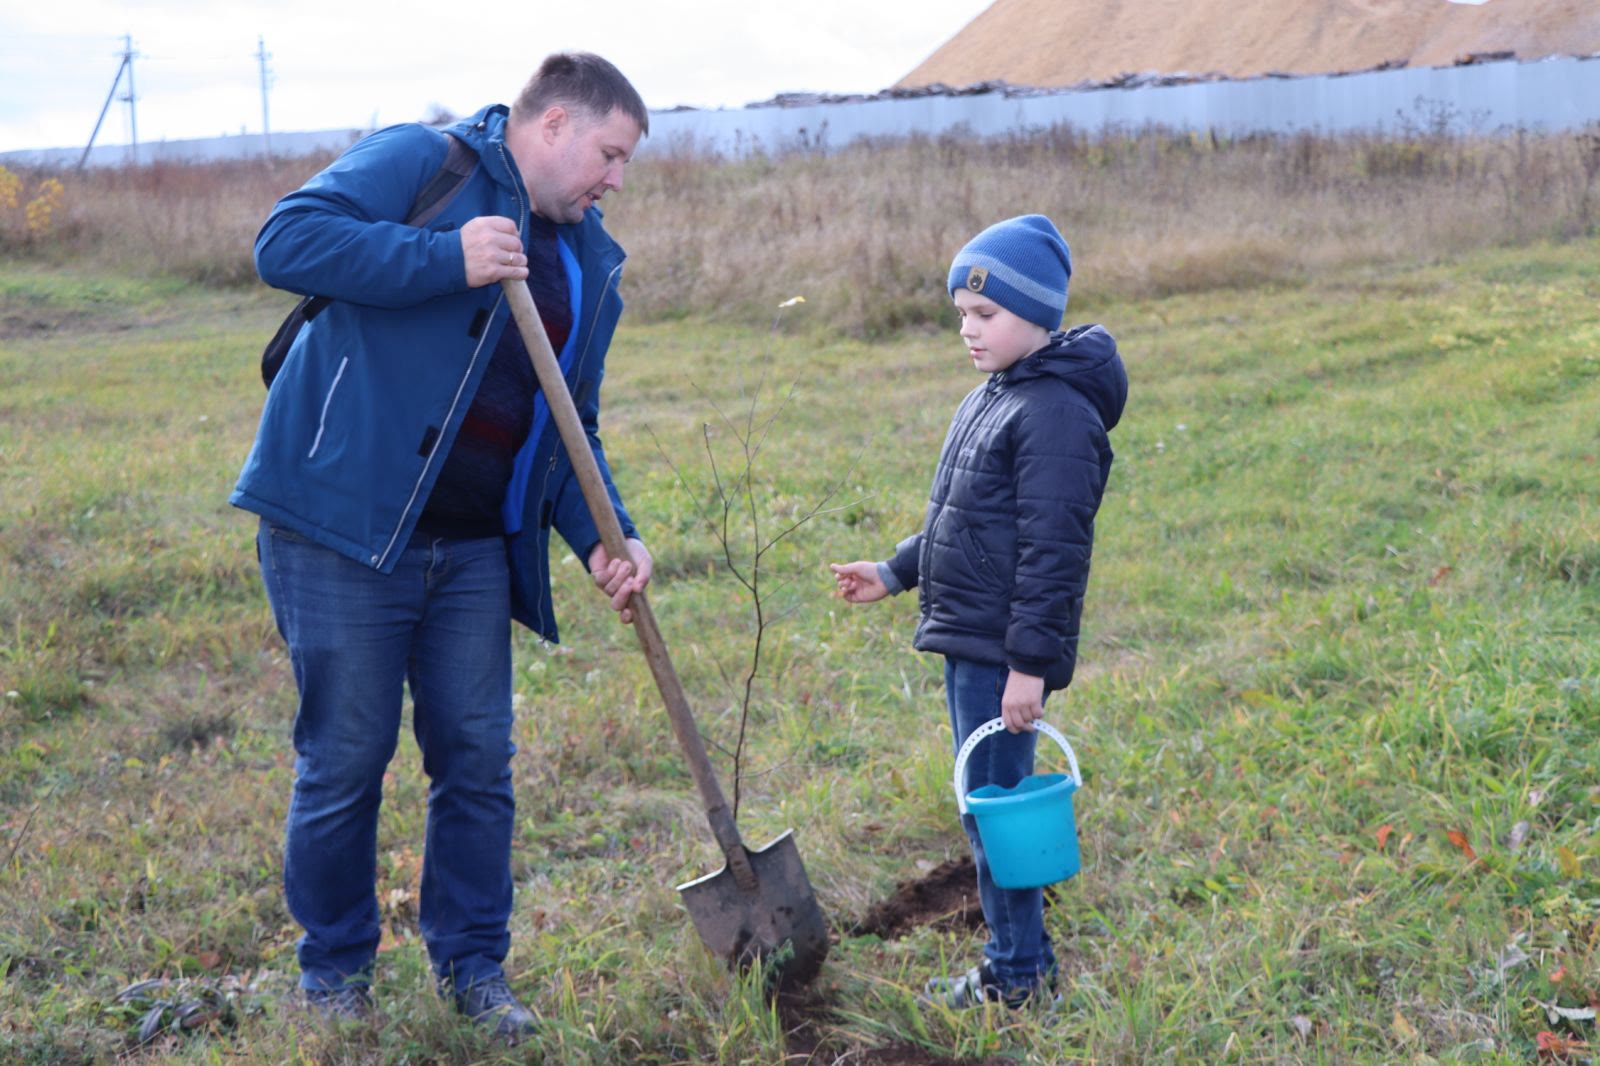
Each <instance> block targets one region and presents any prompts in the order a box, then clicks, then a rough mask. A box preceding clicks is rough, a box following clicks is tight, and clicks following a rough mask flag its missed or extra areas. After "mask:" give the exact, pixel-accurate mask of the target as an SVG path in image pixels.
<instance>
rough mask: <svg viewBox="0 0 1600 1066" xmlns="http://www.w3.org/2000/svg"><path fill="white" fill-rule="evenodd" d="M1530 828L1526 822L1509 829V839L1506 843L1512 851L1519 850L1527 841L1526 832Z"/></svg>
mask: <svg viewBox="0 0 1600 1066" xmlns="http://www.w3.org/2000/svg"><path fill="white" fill-rule="evenodd" d="M1532 828H1533V827H1532V826H1530V825H1529V824H1528V823H1527V822H1518V823H1517V824H1516V825H1514V826H1512V827H1511V839H1510V840H1509V841H1508V842H1507V843H1509V844H1510V846H1511V850H1512V851H1517V850H1519V849H1521V847H1522V845H1523V843H1524V842H1525V841H1526V840H1527V839H1528V831H1529V830H1530V829H1532Z"/></svg>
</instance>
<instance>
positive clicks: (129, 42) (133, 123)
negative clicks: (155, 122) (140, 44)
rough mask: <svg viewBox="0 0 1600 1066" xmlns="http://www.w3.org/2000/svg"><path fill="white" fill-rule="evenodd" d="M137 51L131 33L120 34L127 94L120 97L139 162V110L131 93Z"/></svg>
mask: <svg viewBox="0 0 1600 1066" xmlns="http://www.w3.org/2000/svg"><path fill="white" fill-rule="evenodd" d="M136 54H137V53H135V52H134V50H133V35H132V34H127V33H125V34H123V35H122V67H123V69H124V70H126V71H127V72H128V95H127V96H124V97H123V98H122V99H123V100H125V101H127V104H128V131H129V133H130V135H131V140H132V143H133V161H134V162H135V163H137V162H139V112H138V108H137V107H136V105H135V104H134V101H135V100H136V99H138V98H137V97H136V96H134V93H133V59H134V56H135V55H136Z"/></svg>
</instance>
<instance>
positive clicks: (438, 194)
mask: <svg viewBox="0 0 1600 1066" xmlns="http://www.w3.org/2000/svg"><path fill="white" fill-rule="evenodd" d="M444 138H445V140H447V141H449V142H450V148H449V150H448V151H447V152H445V156H444V162H443V163H441V164H440V165H439V169H438V170H436V171H434V172H433V177H431V178H429V179H428V182H427V184H425V185H424V186H423V187H422V189H421V191H419V192H418V193H417V198H416V199H415V200H413V201H411V213H410V214H409V215H407V216H406V225H408V226H426V225H427V224H428V223H429V222H432V221H433V220H434V218H435V217H437V216H438V214H439V212H440V211H443V210H444V209H445V206H446V205H447V204H449V203H450V201H451V199H452V198H453V197H454V196H455V194H456V193H458V192H460V191H461V187H462V186H463V185H465V184H466V183H467V179H468V178H470V177H472V172H473V171H475V170H477V169H478V153H477V152H474V151H473V150H472V148H471V147H469V146H468V144H467V142H466V141H463V140H462V139H461V138H460V137H457V136H456V135H455V134H453V133H448V132H446V133H445V134H444ZM332 302H333V298H332V297H329V296H303V297H301V299H300V302H299V303H297V304H295V306H294V310H292V311H290V312H289V316H288V317H287V318H285V319H284V320H283V324H282V325H280V326H279V327H278V331H277V332H276V333H274V334H273V335H272V339H271V340H270V341H268V342H267V346H266V348H265V349H264V350H263V351H262V353H261V380H262V382H263V383H264V384H265V385H266V386H267V387H268V388H271V387H272V379H273V378H275V377H277V376H278V368H279V367H281V366H282V365H283V359H284V356H286V355H287V354H288V353H289V346H290V345H291V344H293V343H294V338H295V336H296V334H298V333H299V332H300V327H301V326H303V325H305V324H306V323H307V322H310V321H311V320H312V319H313V318H316V317H317V316H318V315H320V314H321V313H322V312H323V310H324V309H326V308H327V306H328V305H329V304H331V303H332Z"/></svg>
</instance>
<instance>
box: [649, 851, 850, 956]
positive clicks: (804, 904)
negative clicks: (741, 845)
mask: <svg viewBox="0 0 1600 1066" xmlns="http://www.w3.org/2000/svg"><path fill="white" fill-rule="evenodd" d="M745 850H746V853H747V854H748V855H749V856H750V865H751V868H752V869H753V870H754V871H755V875H756V884H755V887H754V889H753V890H750V891H747V890H745V889H743V888H740V887H739V883H738V881H737V880H736V879H735V877H734V873H733V871H732V870H731V869H729V868H728V867H727V866H724V867H723V868H722V869H720V870H718V871H717V872H716V873H714V874H707V875H706V876H705V877H701V878H699V879H697V880H694V881H690V882H688V883H687V884H682V885H679V886H678V892H679V893H680V894H681V895H682V897H683V904H684V906H685V907H686V908H688V911H689V917H690V918H691V919H693V921H694V927H695V929H696V930H697V931H698V932H699V933H700V939H701V940H703V941H705V945H706V947H707V948H709V949H710V950H711V953H712V954H714V955H716V956H717V957H718V958H720V959H722V960H724V961H725V962H727V964H728V965H729V966H732V967H735V968H743V967H746V966H750V965H752V964H756V963H760V964H762V965H770V966H771V967H772V977H773V979H774V980H775V981H776V982H777V984H778V986H779V987H780V988H797V987H799V986H801V985H804V984H806V983H807V982H809V981H810V980H811V979H812V978H814V977H816V976H817V972H818V971H819V970H821V969H822V960H823V959H825V958H826V957H827V955H828V920H827V918H825V917H824V916H823V913H822V908H821V907H819V906H817V897H816V895H815V893H813V892H812V891H811V882H810V880H808V879H807V877H806V868H805V864H804V863H802V862H801V861H800V849H799V848H798V847H796V846H795V842H794V831H793V830H792V829H790V830H785V831H784V832H783V834H782V835H781V836H779V837H777V838H776V839H775V840H773V841H772V842H771V843H770V844H768V845H767V846H766V847H764V848H761V849H760V850H759V851H751V850H749V849H748V848H747V849H745Z"/></svg>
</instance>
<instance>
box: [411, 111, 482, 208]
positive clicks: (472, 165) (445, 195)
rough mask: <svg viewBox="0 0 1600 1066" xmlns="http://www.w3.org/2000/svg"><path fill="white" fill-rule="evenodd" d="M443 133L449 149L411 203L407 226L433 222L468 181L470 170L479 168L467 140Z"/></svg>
mask: <svg viewBox="0 0 1600 1066" xmlns="http://www.w3.org/2000/svg"><path fill="white" fill-rule="evenodd" d="M444 136H445V139H446V140H447V141H449V142H450V150H449V151H448V152H446V153H445V157H444V162H443V163H441V164H439V169H438V170H436V171H434V174H433V177H431V178H429V179H428V184H426V185H424V186H423V187H422V191H421V192H419V193H417V198H416V199H415V200H413V201H412V202H411V214H410V215H408V216H406V225H408V226H426V225H427V224H428V223H429V222H432V221H433V220H434V218H435V217H436V216H437V215H438V214H439V212H440V211H442V210H444V208H445V205H446V204H448V203H449V202H450V200H451V198H452V197H454V196H455V194H456V192H457V191H458V190H460V188H461V186H463V185H465V184H466V183H467V179H468V178H470V177H472V172H473V171H474V170H477V169H478V153H476V152H474V151H473V150H472V149H471V148H470V147H468V146H467V142H466V141H463V140H462V139H461V138H460V137H457V136H456V135H455V134H453V133H446V134H445V135H444Z"/></svg>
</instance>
